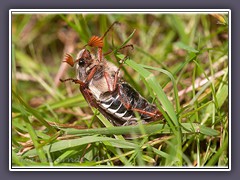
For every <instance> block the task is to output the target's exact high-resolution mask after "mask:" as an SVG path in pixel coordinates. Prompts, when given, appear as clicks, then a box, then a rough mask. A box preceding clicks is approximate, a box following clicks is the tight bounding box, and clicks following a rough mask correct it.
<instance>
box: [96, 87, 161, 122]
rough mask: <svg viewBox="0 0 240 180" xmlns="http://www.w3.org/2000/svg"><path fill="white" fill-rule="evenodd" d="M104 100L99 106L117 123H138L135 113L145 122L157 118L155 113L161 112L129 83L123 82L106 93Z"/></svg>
mask: <svg viewBox="0 0 240 180" xmlns="http://www.w3.org/2000/svg"><path fill="white" fill-rule="evenodd" d="M103 99H104V100H101V101H100V104H99V106H100V107H101V108H102V109H103V110H105V111H106V113H108V114H109V115H110V116H113V117H115V118H114V119H113V118H112V119H110V118H108V119H109V120H111V121H112V122H113V123H114V124H116V125H125V124H126V125H129V124H134V123H137V118H136V115H135V113H138V114H139V117H140V119H141V120H143V123H144V122H149V121H153V120H155V117H154V115H155V114H156V115H157V113H159V111H158V109H157V108H156V106H155V105H153V104H150V103H149V102H148V101H147V100H146V99H144V98H143V97H142V96H141V95H140V94H139V93H138V92H137V91H136V90H135V89H133V88H132V87H131V86H130V85H129V84H127V83H125V82H121V83H119V84H118V87H117V89H116V91H114V92H112V93H109V94H108V95H106V96H105V97H104V98H103Z"/></svg>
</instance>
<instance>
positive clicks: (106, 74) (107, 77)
mask: <svg viewBox="0 0 240 180" xmlns="http://www.w3.org/2000/svg"><path fill="white" fill-rule="evenodd" d="M104 77H105V79H106V82H107V86H108V91H109V92H112V91H114V90H115V88H114V87H112V86H111V85H110V83H109V82H110V81H111V78H110V75H109V74H108V73H107V72H104Z"/></svg>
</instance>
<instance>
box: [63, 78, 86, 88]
mask: <svg viewBox="0 0 240 180" xmlns="http://www.w3.org/2000/svg"><path fill="white" fill-rule="evenodd" d="M60 81H61V82H66V81H72V82H74V83H75V84H80V86H84V85H85V83H84V82H82V81H80V80H78V79H73V78H68V79H60Z"/></svg>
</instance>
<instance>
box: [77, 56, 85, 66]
mask: <svg viewBox="0 0 240 180" xmlns="http://www.w3.org/2000/svg"><path fill="white" fill-rule="evenodd" d="M84 63H85V62H84V59H83V58H80V59H79V61H78V65H79V66H82V65H84Z"/></svg>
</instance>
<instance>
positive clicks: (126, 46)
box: [103, 44, 134, 56]
mask: <svg viewBox="0 0 240 180" xmlns="http://www.w3.org/2000/svg"><path fill="white" fill-rule="evenodd" d="M129 47H131V50H133V49H134V47H133V45H132V44H127V45H125V46H123V47H121V48H119V49H118V50H117V51H119V50H122V49H125V48H129ZM112 52H113V50H110V51H108V52H106V53H104V54H103V55H104V56H106V55H108V54H111V53H112Z"/></svg>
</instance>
